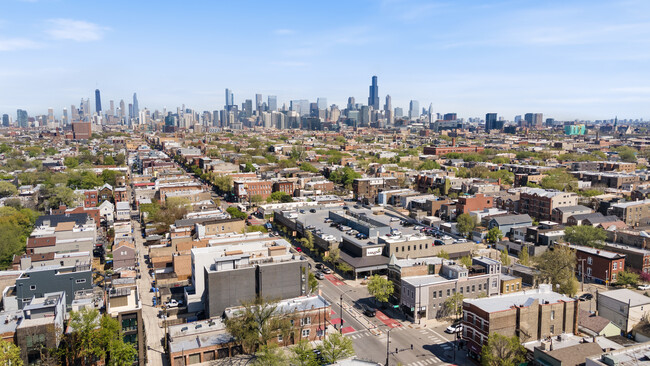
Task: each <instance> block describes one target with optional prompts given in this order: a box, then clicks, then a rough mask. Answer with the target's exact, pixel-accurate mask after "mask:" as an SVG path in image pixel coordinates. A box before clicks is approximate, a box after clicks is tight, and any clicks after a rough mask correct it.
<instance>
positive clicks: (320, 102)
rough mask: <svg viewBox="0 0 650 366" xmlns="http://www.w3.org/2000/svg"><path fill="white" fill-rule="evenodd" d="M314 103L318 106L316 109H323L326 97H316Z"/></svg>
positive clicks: (325, 107)
mask: <svg viewBox="0 0 650 366" xmlns="http://www.w3.org/2000/svg"><path fill="white" fill-rule="evenodd" d="M316 105H317V106H318V109H320V110H322V111H324V110H326V109H327V98H322V97H321V98H318V99H316Z"/></svg>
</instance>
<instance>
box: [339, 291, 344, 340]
mask: <svg viewBox="0 0 650 366" xmlns="http://www.w3.org/2000/svg"><path fill="white" fill-rule="evenodd" d="M339 305H340V306H341V325H340V326H339V334H343V294H341V298H340V300H339Z"/></svg>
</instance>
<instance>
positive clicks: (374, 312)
mask: <svg viewBox="0 0 650 366" xmlns="http://www.w3.org/2000/svg"><path fill="white" fill-rule="evenodd" d="M361 306H362V307H363V314H364V315H365V316H368V317H371V318H372V317H374V316H375V315H377V310H375V309H374V308H372V307H370V306H368V305H361Z"/></svg>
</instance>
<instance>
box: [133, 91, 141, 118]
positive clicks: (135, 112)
mask: <svg viewBox="0 0 650 366" xmlns="http://www.w3.org/2000/svg"><path fill="white" fill-rule="evenodd" d="M139 113H140V108H139V107H138V96H137V95H136V94H135V93H133V114H132V115H131V116H132V117H133V118H138V115H139Z"/></svg>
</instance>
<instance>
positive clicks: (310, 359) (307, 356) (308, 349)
mask: <svg viewBox="0 0 650 366" xmlns="http://www.w3.org/2000/svg"><path fill="white" fill-rule="evenodd" d="M291 353H292V357H291V365H294V366H318V365H319V363H318V361H317V360H316V354H315V353H314V352H313V348H312V346H311V343H309V341H307V340H305V339H303V340H301V341H300V342H298V343H297V344H296V345H295V346H294V347H293V348H291Z"/></svg>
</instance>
